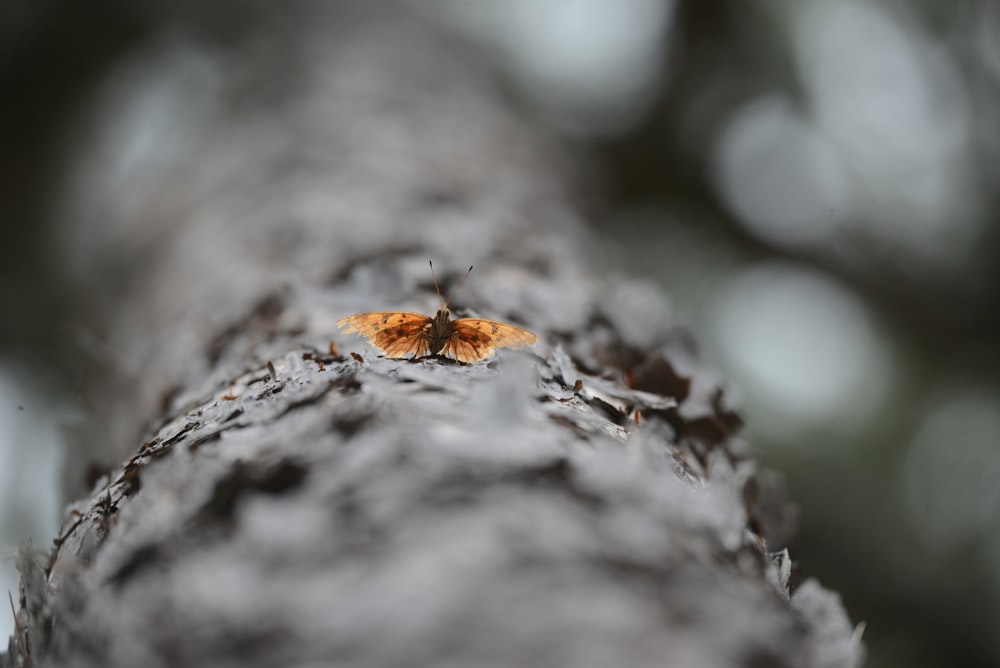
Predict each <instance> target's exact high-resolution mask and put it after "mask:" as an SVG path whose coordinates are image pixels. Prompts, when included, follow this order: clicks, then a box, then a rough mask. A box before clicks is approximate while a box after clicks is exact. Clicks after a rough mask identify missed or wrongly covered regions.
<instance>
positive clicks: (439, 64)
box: [0, 3, 861, 668]
mask: <svg viewBox="0 0 1000 668" xmlns="http://www.w3.org/2000/svg"><path fill="white" fill-rule="evenodd" d="M254 37H255V38H254V39H246V40H244V41H242V42H240V43H239V44H230V45H228V46H227V47H226V49H224V50H222V49H220V50H217V51H213V52H208V53H205V54H202V55H203V56H204V57H205V58H207V59H208V61H209V62H213V63H215V64H216V65H217V66H218V68H217V70H218V71H219V72H221V73H222V74H221V75H220V76H219V78H218V79H217V80H213V82H211V83H210V84H206V85H209V86H210V87H213V88H212V89H211V90H209V91H207V92H205V94H206V95H209V96H211V97H212V100H211V102H212V105H211V106H212V108H213V109H214V111H213V112H212V113H213V114H214V115H215V116H214V117H213V118H212V119H211V121H210V122H209V126H208V127H209V128H210V129H209V130H208V131H202V132H201V134H199V136H198V141H197V142H195V143H193V144H191V145H189V146H188V147H187V148H186V149H185V150H184V151H183V152H182V153H181V154H180V156H179V157H176V158H174V163H172V164H169V165H167V166H166V167H158V168H157V169H159V170H160V171H159V172H155V170H154V172H155V173H153V174H149V173H145V174H139V175H136V176H135V177H134V179H132V180H130V181H129V182H128V183H126V186H128V187H127V188H122V187H121V184H120V183H118V184H116V185H115V187H111V186H109V185H108V184H104V183H102V182H100V180H99V179H98V182H95V183H90V184H89V185H88V187H87V189H86V190H85V191H84V192H82V193H81V194H79V197H80V198H81V199H80V201H79V202H77V204H78V206H76V207H73V208H72V211H74V212H76V213H75V214H74V217H71V220H68V221H67V224H68V225H69V224H72V225H73V226H74V229H75V230H76V234H77V235H78V239H77V241H78V242H79V243H77V244H76V245H75V246H74V247H73V249H69V248H68V249H66V250H65V253H66V258H65V259H66V262H65V264H66V266H68V267H71V268H75V270H74V271H75V272H76V273H75V274H73V276H72V278H73V279H74V280H75V281H76V282H77V283H78V285H80V289H81V292H82V293H83V294H92V295H93V294H100V295H103V298H104V299H103V304H102V305H101V306H100V307H98V306H97V304H96V302H91V304H92V305H93V306H94V308H95V311H94V313H93V315H92V322H93V323H94V326H95V327H96V331H97V332H98V335H99V337H100V339H101V340H102V341H103V342H104V345H105V347H106V349H107V350H110V351H113V353H112V355H113V358H114V360H115V364H113V365H112V367H111V370H110V371H109V370H108V368H107V366H105V367H103V368H102V369H101V370H98V371H95V372H94V373H93V375H92V381H91V385H90V386H89V389H88V393H87V394H88V396H89V397H91V399H92V401H93V405H92V415H93V416H94V417H93V421H92V424H91V425H90V426H89V428H88V440H89V443H90V449H89V452H90V453H91V456H93V457H98V456H101V457H105V458H109V457H110V458H111V460H112V461H117V460H118V459H124V462H123V463H121V464H117V465H113V466H112V467H111V469H110V472H108V473H106V474H104V475H102V476H100V478H99V479H98V480H97V481H96V483H95V484H94V486H93V488H92V490H91V491H90V493H89V495H87V496H85V497H84V498H83V499H81V500H80V501H78V502H77V503H75V504H73V505H72V506H71V510H70V513H69V514H68V516H67V521H66V525H65V527H64V530H63V533H62V535H60V536H59V537H58V539H57V540H56V542H55V545H54V547H53V549H52V551H51V553H50V555H48V556H47V557H46V558H41V557H40V556H39V555H37V554H35V553H33V552H32V551H31V550H30V549H28V548H25V549H24V550H22V552H21V555H20V557H19V568H20V571H21V574H22V584H21V591H20V596H19V600H18V601H17V602H16V603H17V608H18V612H17V621H18V634H16V635H15V637H14V638H12V639H11V641H10V645H9V650H8V652H7V654H6V655H2V656H0V666H3V667H4V668H6V667H7V666H27V665H52V664H59V665H73V666H102V667H103V666H138V665H143V666H153V667H155V666H173V665H183V666H201V665H204V666H230V665H231V666H271V665H275V666H277V665H280V666H290V665H303V666H305V665H317V666H319V665H351V666H413V665H425V666H438V667H442V666H456V667H457V666H510V665H531V666H549V665H551V666H574V667H585V666H594V667H598V666H600V667H604V666H613V665H621V666H663V665H677V666H713V667H717V666H764V665H766V666H816V667H819V666H824V667H826V666H831V667H832V666H856V665H858V664H859V663H860V659H861V649H860V646H859V643H858V642H857V640H856V639H855V638H853V637H852V628H851V626H850V623H849V620H848V619H847V617H846V615H845V613H844V611H843V609H842V608H841V606H840V603H839V601H838V598H837V596H836V595H835V594H833V593H831V592H828V591H825V590H823V589H822V588H821V587H819V586H818V585H817V584H815V583H814V582H807V583H806V584H804V585H802V586H801V587H799V588H798V590H797V591H796V592H795V593H792V594H791V595H790V592H789V584H788V578H789V565H790V562H789V558H788V555H787V553H786V552H777V553H775V552H773V551H772V550H773V549H775V548H769V547H768V539H769V538H772V539H773V540H772V543H773V542H774V539H776V538H775V535H774V534H773V533H771V532H773V531H776V530H780V529H781V527H783V526H784V524H785V519H784V518H783V516H782V512H784V506H781V505H780V504H779V505H776V504H774V503H773V502H772V500H771V497H769V496H768V495H769V494H770V492H771V491H772V490H771V488H770V487H769V486H767V485H765V484H762V482H761V477H760V476H759V475H758V474H757V470H756V465H755V463H754V461H753V459H752V457H751V455H750V453H749V451H748V450H747V448H746V447H745V444H744V443H743V442H742V441H741V440H740V439H739V437H738V435H737V432H738V429H739V426H740V425H739V418H738V417H737V415H736V413H735V412H734V410H733V409H732V408H731V407H729V406H728V405H727V403H726V397H725V393H724V391H723V390H722V388H721V385H720V381H719V379H717V378H716V377H714V376H713V375H712V374H711V373H709V372H708V371H706V370H705V369H704V368H703V367H702V366H701V365H700V363H699V362H698V361H697V359H696V357H695V355H694V353H693V351H692V347H691V345H690V343H689V337H688V335H687V334H686V333H685V331H684V330H683V328H681V327H680V326H679V325H678V324H677V322H676V321H675V320H674V318H673V316H672V314H671V312H670V310H669V307H668V306H667V304H666V303H665V301H664V300H663V298H662V296H661V295H659V294H658V293H656V292H655V291H654V290H652V289H651V288H649V287H648V286H645V285H642V284H637V283H632V282H627V281H623V280H621V279H616V278H614V277H611V276H609V275H608V273H607V271H606V270H605V269H604V267H603V262H604V261H603V260H602V259H601V257H600V249H599V247H598V246H597V244H596V242H595V241H594V239H593V238H591V237H590V236H589V235H588V233H587V232H586V230H585V228H584V227H583V224H582V222H581V220H580V214H579V213H578V211H577V209H576V207H575V205H574V199H575V197H574V194H573V189H572V187H571V177H572V175H571V171H570V165H571V161H570V160H569V159H568V158H567V157H566V155H565V154H564V153H563V152H561V150H560V149H559V148H557V147H556V146H554V145H553V144H552V143H551V142H550V141H548V140H547V139H545V138H544V137H541V136H539V135H538V133H537V132H536V131H534V130H532V129H531V128H530V126H529V125H528V124H526V122H525V121H524V120H523V119H521V118H519V117H518V116H517V115H516V114H514V113H512V112H511V111H510V105H509V104H508V103H507V102H506V101H505V100H503V99H502V98H501V97H499V96H498V94H497V93H496V92H495V90H494V89H493V88H492V86H491V83H490V81H489V79H488V78H486V77H485V76H484V74H483V70H482V69H480V68H479V67H478V66H477V65H476V57H474V56H473V55H471V54H469V53H468V52H466V51H465V50H464V47H462V46H460V45H455V44H452V43H450V42H448V41H447V40H445V39H442V37H441V36H440V35H437V34H435V33H434V32H433V31H430V30H428V29H427V28H426V27H424V26H422V25H420V24H419V23H417V22H415V21H413V20H410V19H408V18H406V17H405V16H403V15H402V14H394V15H393V16H391V17H387V16H386V15H385V14H384V13H382V11H379V10H377V9H374V8H366V7H365V6H364V5H363V4H360V3H359V4H358V5H346V4H344V5H339V6H337V7H336V8H333V7H332V6H331V5H324V4H319V5H311V4H303V5H297V10H296V11H295V12H290V16H289V17H286V18H285V22H284V23H283V25H282V26H281V27H280V28H274V27H270V28H269V29H268V30H264V29H263V28H262V29H261V32H259V33H257V34H256V35H255V36H254ZM150 177H155V178H150ZM125 193H127V197H126V196H125ZM83 211H86V212H90V214H89V215H88V216H84V215H82V214H80V213H79V212H83ZM428 258H433V259H434V261H435V265H436V266H438V267H441V268H442V269H444V268H451V272H450V273H448V274H445V275H440V274H439V278H440V279H442V283H445V284H448V285H451V284H452V283H453V281H454V280H456V279H457V278H458V277H459V276H460V272H461V271H462V270H464V269H465V268H466V267H467V266H468V265H469V264H470V263H471V264H475V265H477V268H476V271H475V272H474V273H473V275H472V277H471V278H470V280H469V281H468V283H467V285H465V286H464V287H463V290H462V292H460V293H459V295H458V296H457V297H456V300H455V302H454V303H453V304H452V309H453V310H454V311H455V312H456V313H457V314H458V315H460V316H465V315H473V316H477V317H478V316H482V317H488V318H498V319H503V320H506V321H509V322H512V323H516V324H518V325H521V326H525V327H527V328H530V329H531V330H532V331H534V332H536V333H538V334H539V336H540V338H541V342H540V343H539V344H538V345H536V346H535V348H534V349H533V350H531V351H527V352H523V351H502V354H501V355H500V356H499V357H497V358H495V359H493V360H492V361H490V362H488V363H482V364H473V365H464V364H459V363H455V362H453V361H450V360H446V359H443V358H438V357H430V358H424V359H420V360H414V361H400V360H388V359H384V358H382V357H380V356H379V355H378V353H377V351H375V350H373V349H372V348H370V347H367V346H366V345H365V344H364V342H363V341H362V340H360V339H358V338H355V337H352V336H345V335H341V334H339V333H337V331H336V328H335V326H334V323H335V322H336V321H337V320H338V319H339V318H341V317H343V316H345V315H348V314H351V313H355V312H358V311H368V310H383V309H385V310H389V309H398V310H412V311H420V312H424V313H433V312H434V309H435V308H436V307H437V305H438V304H437V300H436V295H435V292H434V288H433V284H432V282H431V280H430V275H429V273H428V272H427V269H426V263H427V259H428ZM444 287H445V286H444V285H442V289H444ZM331 341H332V344H331ZM81 468H82V467H81ZM765 500H766V501H767V502H766V503H765ZM777 540H780V538H777Z"/></svg>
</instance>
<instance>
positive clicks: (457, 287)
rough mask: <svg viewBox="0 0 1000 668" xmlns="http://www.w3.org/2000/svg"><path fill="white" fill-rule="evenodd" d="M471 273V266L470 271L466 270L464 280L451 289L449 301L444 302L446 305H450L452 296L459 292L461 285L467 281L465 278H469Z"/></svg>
mask: <svg viewBox="0 0 1000 668" xmlns="http://www.w3.org/2000/svg"><path fill="white" fill-rule="evenodd" d="M471 273H472V267H469V271H467V272H465V276H463V277H462V280H460V281H459V282H458V285H456V286H455V289H454V290H452V291H451V294H450V295H448V301H446V302H445V303H444V305H445V307H447V306H448V304H450V303H451V299H452V297H454V296H455V293H456V292H458V289H459V288H460V287H462V284H463V283H465V279H467V278H468V277H469V274H471ZM438 294H440V293H438Z"/></svg>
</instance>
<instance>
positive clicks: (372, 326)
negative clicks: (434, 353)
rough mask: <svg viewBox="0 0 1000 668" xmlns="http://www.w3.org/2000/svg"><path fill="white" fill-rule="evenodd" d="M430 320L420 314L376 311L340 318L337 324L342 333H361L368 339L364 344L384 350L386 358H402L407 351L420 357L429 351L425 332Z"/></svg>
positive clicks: (427, 329)
mask: <svg viewBox="0 0 1000 668" xmlns="http://www.w3.org/2000/svg"><path fill="white" fill-rule="evenodd" d="M431 322H432V321H431V319H430V318H429V317H427V316H426V315H423V314H422V313H410V312H408V311H379V312H375V313H358V314H356V315H349V316H347V317H346V318H341V319H340V320H338V321H337V327H339V328H341V329H343V330H344V333H345V334H351V333H353V332H357V333H358V334H361V336H363V337H365V338H366V339H368V343H370V344H372V345H373V346H375V347H376V348H379V349H381V350H382V351H383V352H385V356H386V357H393V358H397V357H406V356H407V355H410V354H412V355H413V356H414V357H421V356H423V355H426V354H427V353H428V352H429V351H430V349H429V347H428V343H427V333H428V331H429V328H430V324H431ZM345 328H346V329H345Z"/></svg>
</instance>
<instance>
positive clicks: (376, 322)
mask: <svg viewBox="0 0 1000 668" xmlns="http://www.w3.org/2000/svg"><path fill="white" fill-rule="evenodd" d="M471 271H472V267H469V272H471ZM469 272H466V274H465V276H468V275H469ZM431 277H432V278H434V289H435V290H437V294H438V299H441V289H440V288H439V287H438V282H437V277H436V276H434V263H433V262H432V263H431ZM464 281H465V277H464V276H463V277H462V281H460V282H459V284H458V285H457V286H455V289H454V290H453V291H452V293H451V296H450V297H448V301H442V303H441V308H439V309H438V311H437V313H436V314H434V317H433V318H431V317H430V316H426V315H423V314H422V313H410V312H407V311H379V312H374V313H358V314H357V315H350V316H347V317H346V318H342V319H341V320H338V321H337V327H339V328H340V329H343V330H344V333H345V334H350V333H352V332H357V333H358V334H361V336H364V337H365V338H367V339H368V343H370V344H372V345H373V346H375V347H376V348H379V349H381V350H382V351H383V352H385V356H386V357H389V358H401V357H406V356H407V355H411V354H412V355H413V356H414V357H422V356H424V355H434V354H438V353H440V354H441V355H444V356H445V357H451V358H453V359H456V360H458V361H459V362H479V361H480V360H484V359H486V358H487V357H490V356H491V355H493V353H494V352H496V349H497V348H520V347H521V346H530V345H531V344H532V343H534V342H536V341H537V340H538V337H537V336H535V335H534V334H533V333H532V332H529V331H528V330H526V329H521V328H520V327H515V326H514V325H508V324H506V323H503V322H497V321H495V320H484V319H483V318H459V319H458V320H452V319H451V318H450V317H449V316H450V315H451V313H450V311H448V304H450V303H451V299H452V297H454V296H455V293H456V292H458V288H460V287H461V286H462V282H464ZM345 327H346V328H347V329H344V328H345Z"/></svg>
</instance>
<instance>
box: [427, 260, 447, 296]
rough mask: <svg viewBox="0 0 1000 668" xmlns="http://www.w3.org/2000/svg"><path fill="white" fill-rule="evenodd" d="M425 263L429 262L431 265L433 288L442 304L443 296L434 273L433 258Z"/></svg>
mask: <svg viewBox="0 0 1000 668" xmlns="http://www.w3.org/2000/svg"><path fill="white" fill-rule="evenodd" d="M427 264H429V265H430V266H431V278H433V279H434V289H435V290H437V293H438V299H439V300H440V301H441V303H442V304H444V297H442V296H441V288H439V287H438V279H437V276H435V275H434V261H433V260H427Z"/></svg>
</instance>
